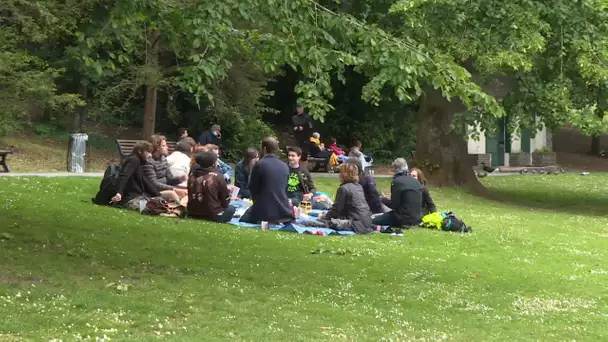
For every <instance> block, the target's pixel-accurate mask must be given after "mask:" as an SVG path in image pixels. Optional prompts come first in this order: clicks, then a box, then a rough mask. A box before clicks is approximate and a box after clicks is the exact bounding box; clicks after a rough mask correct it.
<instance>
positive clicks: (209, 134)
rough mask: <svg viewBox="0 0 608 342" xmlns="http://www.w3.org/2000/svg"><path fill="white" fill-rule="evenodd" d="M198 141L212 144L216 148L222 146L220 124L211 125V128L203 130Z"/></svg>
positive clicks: (202, 143) (201, 143)
mask: <svg viewBox="0 0 608 342" xmlns="http://www.w3.org/2000/svg"><path fill="white" fill-rule="evenodd" d="M198 143H199V144H200V145H208V144H213V145H216V146H217V147H218V148H221V147H222V129H221V127H220V125H213V126H211V129H210V130H208V131H205V132H203V134H201V136H200V137H198Z"/></svg>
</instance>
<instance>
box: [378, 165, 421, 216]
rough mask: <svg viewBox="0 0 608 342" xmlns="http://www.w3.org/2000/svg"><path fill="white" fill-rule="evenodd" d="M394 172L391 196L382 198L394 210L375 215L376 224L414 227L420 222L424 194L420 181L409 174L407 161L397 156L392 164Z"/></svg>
mask: <svg viewBox="0 0 608 342" xmlns="http://www.w3.org/2000/svg"><path fill="white" fill-rule="evenodd" d="M391 166H392V168H393V172H394V176H393V182H392V183H391V197H390V199H389V198H385V197H383V198H382V202H383V204H385V205H386V206H388V207H389V208H391V209H392V210H391V211H389V212H387V213H384V214H382V215H379V216H376V217H374V220H373V222H374V224H375V225H379V226H390V227H412V226H417V225H418V224H420V222H421V220H422V217H421V213H420V208H421V206H422V194H421V191H422V190H421V186H420V183H419V182H418V181H417V180H416V179H414V178H413V177H412V176H410V174H409V169H408V166H407V161H405V159H404V158H397V159H395V161H394V162H393V163H392V164H391Z"/></svg>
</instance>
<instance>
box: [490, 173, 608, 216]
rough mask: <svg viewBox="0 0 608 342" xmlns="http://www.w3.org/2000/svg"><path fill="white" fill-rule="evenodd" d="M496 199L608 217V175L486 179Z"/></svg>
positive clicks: (533, 206)
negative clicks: (607, 209)
mask: <svg viewBox="0 0 608 342" xmlns="http://www.w3.org/2000/svg"><path fill="white" fill-rule="evenodd" d="M483 183H484V185H485V186H486V187H487V189H488V190H489V192H490V193H491V194H492V197H493V198H492V199H493V200H498V201H500V202H502V203H508V204H513V205H519V206H526V207H529V208H538V209H546V210H553V211H560V212H568V213H572V214H587V215H594V216H605V215H606V207H607V205H608V174H597V175H589V176H581V175H574V174H571V175H525V176H509V177H496V178H492V179H489V178H488V179H486V180H484V182H483Z"/></svg>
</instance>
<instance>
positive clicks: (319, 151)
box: [310, 132, 339, 170]
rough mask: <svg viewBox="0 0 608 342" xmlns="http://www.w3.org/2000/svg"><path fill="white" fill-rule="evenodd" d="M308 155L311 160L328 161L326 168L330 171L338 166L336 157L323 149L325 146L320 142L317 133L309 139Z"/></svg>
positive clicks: (319, 136)
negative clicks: (320, 159)
mask: <svg viewBox="0 0 608 342" xmlns="http://www.w3.org/2000/svg"><path fill="white" fill-rule="evenodd" d="M310 155H311V156H312V157H313V158H322V159H328V164H329V165H328V166H329V168H330V169H332V170H333V169H334V168H335V167H336V166H337V165H338V164H339V161H338V156H337V155H336V154H335V153H333V152H332V151H329V150H326V149H325V145H324V144H323V143H322V142H321V135H320V134H319V133H317V132H314V133H313V134H312V137H310Z"/></svg>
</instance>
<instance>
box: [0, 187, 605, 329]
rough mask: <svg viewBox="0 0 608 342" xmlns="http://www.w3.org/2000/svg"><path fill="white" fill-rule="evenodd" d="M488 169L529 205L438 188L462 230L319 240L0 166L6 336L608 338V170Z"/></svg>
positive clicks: (1, 304) (0, 275) (0, 297)
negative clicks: (153, 210)
mask: <svg viewBox="0 0 608 342" xmlns="http://www.w3.org/2000/svg"><path fill="white" fill-rule="evenodd" d="M485 181H486V183H487V185H488V186H489V187H490V188H491V189H492V190H493V191H496V192H498V193H500V194H502V195H504V196H506V197H509V198H511V199H514V200H517V201H520V202H523V203H531V204H534V205H535V206H536V207H537V208H535V209H531V208H527V207H525V206H522V205H508V204H504V203H497V202H491V201H488V200H485V199H481V198H475V197H472V196H470V195H467V194H464V193H462V192H459V191H457V190H439V189H432V194H433V196H434V199H435V200H436V202H437V204H438V205H439V207H440V208H441V209H444V210H454V211H455V212H456V213H457V214H458V215H459V216H461V217H462V218H463V219H464V220H465V222H466V223H467V224H469V225H472V226H473V229H474V232H473V233H472V234H467V235H461V234H451V233H442V232H437V231H431V230H423V229H416V230H411V231H407V232H406V234H405V237H403V238H399V237H392V236H387V235H382V234H380V235H374V236H355V237H319V236H305V235H297V234H293V233H280V232H262V231H259V230H252V229H246V228H238V227H233V226H229V225H217V224H210V223H206V222H202V221H193V220H178V219H169V218H160V217H147V216H141V215H139V214H136V213H132V212H126V211H120V210H116V209H111V208H103V207H95V206H93V205H91V204H90V198H91V196H93V194H94V193H95V191H96V188H97V186H98V182H99V180H94V179H82V178H71V179H43V178H27V179H23V178H22V179H17V178H3V177H0V198H2V199H3V200H2V201H0V212H1V214H0V260H1V261H0V317H1V322H2V323H1V324H0V340H1V341H13V340H19V339H25V340H36V341H38V340H46V341H48V340H52V339H57V340H59V339H62V340H63V341H72V340H78V339H87V338H90V339H92V340H95V339H102V338H103V337H104V335H105V336H106V337H108V338H111V339H112V340H121V341H123V340H131V341H134V340H138V341H140V340H154V339H158V338H163V339H164V340H169V341H171V340H173V341H188V340H190V341H208V340H231V341H234V340H237V341H241V340H249V341H265V340H289V341H308V340H332V341H333V340H386V341H388V340H393V341H396V340H425V341H429V340H460V341H470V340H504V341H509V340H513V341H517V340H547V341H553V340H560V341H565V340H568V341H572V340H577V341H584V340H587V341H602V340H607V339H608V330H607V329H606V326H607V324H608V300H607V297H606V296H607V294H608V290H607V287H606V284H607V281H608V264H607V263H608V253H607V252H606V250H607V247H608V228H607V227H608V219H607V218H606V217H605V215H604V214H605V212H606V210H605V208H606V204H607V202H608V198H606V184H607V183H608V182H607V181H608V176H605V175H597V176H595V175H591V176H587V177H582V176H577V175H559V176H522V177H519V176H516V177H505V178H499V177H496V178H487V179H486V180H485ZM317 183H318V184H317V185H318V188H320V190H323V191H327V192H333V191H334V190H335V187H336V185H337V184H336V183H335V180H329V179H325V180H318V181H317ZM381 187H382V188H384V189H386V188H388V184H387V183H386V182H381ZM539 207H540V208H539ZM319 249H322V250H324V251H328V253H320V254H319V253H312V252H313V251H316V250H319ZM332 252H333V253H332Z"/></svg>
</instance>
